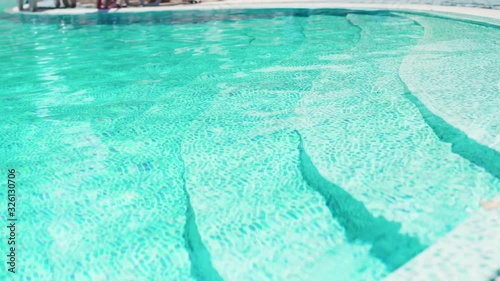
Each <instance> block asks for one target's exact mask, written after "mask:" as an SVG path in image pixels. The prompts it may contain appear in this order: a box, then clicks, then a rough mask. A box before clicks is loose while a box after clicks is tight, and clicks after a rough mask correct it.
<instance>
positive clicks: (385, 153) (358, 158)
mask: <svg viewBox="0 0 500 281" xmlns="http://www.w3.org/2000/svg"><path fill="white" fill-rule="evenodd" d="M348 18H349V19H350V20H351V21H352V22H353V24H355V25H357V26H359V27H360V28H361V30H362V32H361V39H360V42H359V43H358V44H357V45H356V47H355V48H354V49H352V50H350V51H349V52H346V53H345V54H344V55H343V56H342V57H339V58H341V59H338V60H336V61H337V62H338V64H339V65H340V66H343V67H345V68H346V69H348V70H349V71H348V72H347V73H345V75H343V76H341V75H338V74H337V73H335V72H333V71H330V70H328V69H324V70H323V72H322V74H321V75H320V76H318V78H317V79H316V81H315V83H314V87H313V89H312V90H311V91H310V92H308V93H307V94H306V95H305V96H304V97H303V99H302V100H301V101H300V102H299V103H298V106H297V109H296V111H297V112H299V113H300V114H301V115H300V116H301V117H300V118H299V121H298V123H299V124H306V125H307V124H310V125H309V126H302V127H299V128H298V131H299V132H300V134H301V135H302V136H303V141H304V145H305V146H306V147H307V153H308V155H309V156H310V158H311V161H312V163H314V166H315V167H317V169H318V171H319V173H320V174H321V175H323V176H324V178H325V179H326V180H328V181H329V182H334V183H335V184H337V185H338V186H341V187H342V188H344V189H345V190H346V191H347V192H348V193H349V194H350V195H352V196H353V198H356V200H358V201H360V202H363V203H364V204H365V206H366V208H367V209H368V210H369V212H370V213H371V214H373V216H375V217H377V216H383V217H385V218H386V219H387V220H389V221H394V222H399V223H401V224H402V227H401V232H402V233H406V234H408V235H410V236H415V237H418V239H419V240H420V241H421V243H422V244H431V243H432V242H433V241H435V240H436V239H437V238H439V237H441V236H442V235H444V234H446V233H447V232H448V231H449V230H450V229H451V228H452V227H453V226H455V225H456V224H458V223H459V222H460V221H461V220H463V219H464V218H465V217H466V216H467V214H468V212H469V211H470V209H474V208H476V202H478V201H479V200H480V199H481V198H483V197H488V196H491V195H493V194H495V193H496V192H498V187H499V186H500V184H499V181H498V180H497V179H496V178H495V177H493V176H492V175H491V174H489V173H487V172H485V171H484V170H483V169H482V168H480V167H478V166H476V165H474V164H472V163H471V162H469V161H468V160H466V159H464V158H462V157H460V156H459V155H457V154H455V153H454V152H452V149H451V147H450V144H448V143H445V142H442V141H441V140H440V139H439V138H438V137H437V136H436V134H435V133H434V131H433V130H432V129H431V128H430V127H429V126H428V124H427V123H426V122H425V120H424V119H423V117H422V115H421V113H420V111H419V110H418V109H417V107H416V106H415V104H414V103H412V102H411V101H410V100H408V96H405V93H406V92H405V85H404V84H403V83H402V82H401V80H400V79H399V75H398V70H399V66H400V64H401V61H402V60H403V59H404V57H405V56H406V55H407V54H409V53H410V51H411V50H412V48H413V47H414V46H415V45H416V44H417V43H418V38H419V37H420V36H422V35H423V32H424V31H423V28H422V27H421V26H420V25H419V24H418V23H416V22H415V21H413V20H412V19H408V18H405V17H395V18H394V19H391V20H390V21H389V20H388V18H387V16H382V17H380V16H376V15H360V14H351V15H349V16H348ZM373 23H377V24H373ZM385 23H387V24H385ZM403 27H404V29H403ZM402 29H403V30H405V31H404V32H401V30H402ZM387 52H391V53H392V54H393V55H392V56H390V57H389V56H386V55H385V54H386V53H387ZM374 198H377V200H373V199H374ZM436 214H439V215H436Z"/></svg>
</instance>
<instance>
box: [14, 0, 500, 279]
mask: <svg viewBox="0 0 500 281" xmlns="http://www.w3.org/2000/svg"><path fill="white" fill-rule="evenodd" d="M265 8H269V9H272V8H308V9H319V8H333V9H334V8H338V9H354V10H396V11H419V12H441V13H446V14H450V13H451V14H456V15H457V16H459V15H467V16H474V17H481V18H486V19H494V20H495V21H496V20H500V10H493V9H481V8H471V7H456V6H453V7H451V6H434V5H419V4H362V3H335V2H333V3H332V2H321V1H317V2H314V1H308V2H305V0H280V1H275V0H270V1H266V0H228V1H223V2H207V3H201V4H190V5H178V6H157V7H128V8H124V9H109V10H107V11H106V13H145V12H162V11H197V10H227V9H265ZM6 11H7V12H8V13H12V14H16V13H17V14H19V11H18V9H17V8H16V7H15V8H10V9H7V10H6ZM23 13H26V14H31V15H88V14H96V13H100V11H99V10H97V9H93V8H75V9H49V10H43V11H41V12H38V13H29V12H23ZM496 200H500V198H497V199H496ZM498 269H500V208H497V209H494V210H484V209H481V210H479V211H476V212H475V213H473V214H472V215H471V216H470V217H469V218H468V219H466V220H465V221H464V222H463V223H461V224H460V225H459V226H457V227H456V228H454V229H453V230H452V231H451V232H450V233H448V234H447V235H446V236H445V237H443V238H442V239H440V240H439V241H437V242H436V243H434V244H433V245H431V246H430V247H429V248H428V249H427V250H425V251H424V252H423V253H421V254H419V255H418V256H417V257H415V258H414V259H412V260H411V261H409V262H408V263H406V264H405V265H403V266H402V267H401V268H399V269H398V270H396V271H395V272H393V273H392V274H390V275H389V276H388V277H387V278H386V279H384V281H401V280H408V281H442V280H453V281H471V280H477V281H479V280H484V281H487V280H490V278H492V277H493V274H494V273H495V271H496V270H498Z"/></svg>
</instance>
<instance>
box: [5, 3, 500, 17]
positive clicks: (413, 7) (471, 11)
mask: <svg viewBox="0 0 500 281" xmlns="http://www.w3.org/2000/svg"><path fill="white" fill-rule="evenodd" d="M265 8H308V9H318V8H340V9H363V10H366V9H377V10H380V9H384V10H400V11H405V10H406V11H408V10H409V11H423V12H444V13H454V14H462V15H469V16H477V17H486V18H492V19H500V10H494V9H481V8H471V7H457V6H453V7H452V6H434V5H420V4H374V3H373V4H372V3H370V4H364V3H335V2H321V1H307V2H306V1H304V0H278V1H276V0H269V1H266V0H226V1H220V2H206V3H200V4H186V5H173V6H157V7H127V8H123V9H109V10H107V11H106V13H144V12H162V11H189V10H227V9H265ZM6 11H7V12H9V13H19V10H18V9H17V7H14V8H10V9H7V10H6ZM99 12H100V11H99V10H98V9H94V8H74V9H47V10H42V11H40V12H37V13H30V12H23V13H27V14H32V15H83V14H93V13H99Z"/></svg>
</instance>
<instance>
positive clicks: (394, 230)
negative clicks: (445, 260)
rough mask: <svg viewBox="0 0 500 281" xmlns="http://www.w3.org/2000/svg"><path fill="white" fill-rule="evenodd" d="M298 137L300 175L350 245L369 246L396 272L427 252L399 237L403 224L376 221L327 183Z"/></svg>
mask: <svg viewBox="0 0 500 281" xmlns="http://www.w3.org/2000/svg"><path fill="white" fill-rule="evenodd" d="M295 133H296V134H297V135H298V136H299V139H300V142H299V148H298V149H299V155H300V171H301V174H302V176H303V177H304V179H305V181H306V183H307V184H308V186H310V187H311V188H313V189H314V190H316V191H317V192H318V193H319V194H321V196H323V198H324V199H325V201H326V202H325V203H326V206H327V207H328V209H329V210H330V212H331V213H332V216H333V218H334V219H336V220H337V221H338V223H339V224H340V225H342V227H344V230H345V234H346V237H347V239H348V240H349V241H350V242H362V243H368V244H369V246H370V254H372V255H373V256H374V257H376V258H377V259H380V260H381V261H382V262H383V263H384V264H385V265H386V266H387V269H388V270H389V271H392V270H395V269H397V268H398V267H400V266H401V265H403V264H404V263H405V262H407V261H408V260H410V259H411V258H412V257H414V256H415V255H416V254H418V253H420V252H421V251H423V250H424V249H425V248H426V245H423V244H422V243H420V241H419V239H418V237H415V236H412V235H408V234H404V233H400V231H401V223H397V222H394V221H389V220H387V219H386V218H384V217H383V216H378V217H375V216H373V215H372V214H371V213H370V211H369V210H368V209H367V208H366V206H365V205H364V204H363V202H361V201H358V200H356V199H355V198H354V197H353V196H352V195H350V194H349V193H348V192H346V191H345V190H344V189H343V188H342V187H340V186H337V185H336V184H334V183H332V182H330V181H328V180H327V179H325V178H324V177H323V176H322V175H321V174H320V173H319V171H318V169H317V168H316V167H315V166H314V163H313V162H312V161H311V158H310V157H309V155H308V154H307V152H306V150H305V148H304V142H303V140H302V136H300V133H299V132H298V131H295Z"/></svg>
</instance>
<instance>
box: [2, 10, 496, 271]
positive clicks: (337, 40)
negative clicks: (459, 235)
mask: <svg viewBox="0 0 500 281" xmlns="http://www.w3.org/2000/svg"><path fill="white" fill-rule="evenodd" d="M499 42H500V28H499V27H498V26H496V25H492V24H480V23H477V22H472V21H460V20H452V19H447V18H443V17H435V16H430V15H425V14H409V13H407V14H406V13H393V12H360V11H358V12H355V11H347V10H254V11H247V10H233V11H217V12H183V13H175V14H172V13H155V14H131V15H106V14H101V15H93V16H74V17H69V16H64V17H43V16H41V17H40V16H29V15H24V16H15V15H6V14H1V16H0V69H1V70H2V74H1V76H0V87H1V89H2V91H1V93H0V129H1V132H2V133H1V135H0V136H1V137H0V142H1V145H0V155H1V158H2V162H1V164H2V166H1V167H0V168H1V170H2V174H4V175H6V174H7V169H12V168H15V169H16V170H17V171H18V174H17V203H18V205H17V216H18V222H17V223H18V233H17V243H18V247H17V259H18V268H17V269H18V272H17V273H16V275H15V278H17V280H37V281H39V280H40V281H42V280H47V281H52V280H54V281H59V280H106V281H107V280H120V281H139V280H216V281H218V280H259V281H262V280H341V281H343V280H381V279H382V278H383V277H384V276H386V275H388V274H389V273H390V272H391V271H393V270H394V269H396V268H398V267H399V266H401V265H402V264H404V263H405V262H407V261H408V260H409V259H411V258H412V257H413V256H415V255H416V254H418V253H419V252H421V251H423V250H424V249H425V248H426V247H428V246H429V245H431V244H432V243H434V242H435V241H437V240H438V239H439V238H440V237H442V236H443V235H445V234H446V233H448V232H449V231H450V230H451V229H452V228H453V227H455V226H456V225H457V224H458V223H460V222H461V221H462V220H463V219H464V218H466V217H467V216H468V214H469V213H470V212H472V211H473V210H474V209H476V208H477V207H478V202H479V201H480V200H481V199H487V198H491V197H493V196H495V195H498V194H499V190H500V180H499V178H500V166H499V165H500V154H499V152H498V151H499V150H500V139H499V135H500V118H499V117H498V109H499V107H500V79H499V77H500V59H499V58H500V48H499ZM0 194H1V196H2V198H7V197H6V196H7V195H6V189H5V188H2V189H1V190H0ZM0 219H1V220H2V221H3V222H5V221H6V219H7V215H6V213H5V212H4V211H2V212H1V213H0ZM5 233H6V234H5V235H8V234H7V232H6V231H5ZM2 241H3V240H2ZM0 249H1V250H0V255H1V256H5V255H6V254H7V252H6V251H7V245H6V244H5V243H4V244H3V246H2V247H0ZM7 274H10V273H8V272H7V271H6V269H5V270H2V271H1V272H0V280H6V278H12V276H11V275H7ZM2 276H3V277H2ZM7 280H10V279H7Z"/></svg>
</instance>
